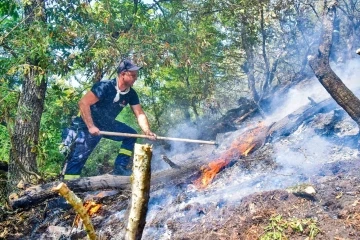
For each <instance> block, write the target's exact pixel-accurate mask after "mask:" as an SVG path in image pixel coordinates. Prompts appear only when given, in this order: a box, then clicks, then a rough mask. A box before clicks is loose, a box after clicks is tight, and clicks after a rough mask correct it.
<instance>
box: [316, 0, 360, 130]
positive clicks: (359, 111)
mask: <svg viewBox="0 0 360 240" xmlns="http://www.w3.org/2000/svg"><path fill="white" fill-rule="evenodd" d="M336 4H337V1H334V2H332V3H330V4H329V6H328V7H327V11H326V13H325V14H324V17H323V29H322V34H321V42H320V45H319V49H318V53H317V55H315V56H311V57H310V60H309V64H310V67H311V68H312V70H313V71H314V73H315V75H316V77H317V78H318V80H319V81H320V83H321V84H322V85H323V86H324V88H325V89H326V91H327V92H328V93H329V94H330V95H331V97H332V98H333V99H334V100H335V101H336V102H337V103H338V104H339V105H340V106H341V107H342V108H343V109H344V110H345V111H346V112H347V113H348V114H349V115H350V117H351V118H352V119H353V120H354V121H355V122H356V123H357V124H358V125H359V127H360V100H359V98H357V97H356V96H355V94H354V93H353V92H352V91H351V90H350V89H348V88H347V87H346V86H345V84H344V83H343V82H342V81H341V79H340V78H339V77H338V76H337V75H336V74H335V72H334V71H333V70H332V69H331V67H330V64H329V56H330V50H331V45H332V37H333V30H334V19H335V17H336Z"/></svg>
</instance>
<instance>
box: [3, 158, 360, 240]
mask: <svg viewBox="0 0 360 240" xmlns="http://www.w3.org/2000/svg"><path fill="white" fill-rule="evenodd" d="M323 170H324V171H323V173H324V174H325V173H326V175H324V176H317V178H316V179H315V180H314V181H313V182H312V183H311V184H312V186H313V187H314V188H315V190H316V194H315V195H314V196H313V197H309V196H296V195H294V194H293V193H289V192H288V191H286V190H272V191H264V192H258V193H253V194H250V195H248V196H246V197H244V198H242V199H241V200H239V201H226V199H223V203H221V201H216V202H206V203H200V202H196V201H194V202H192V203H185V204H183V206H182V207H181V210H178V211H177V212H176V215H177V216H168V215H169V212H168V211H167V209H170V208H173V207H176V205H177V204H179V202H181V201H185V202H186V197H187V196H186V195H185V194H184V193H179V195H178V196H176V198H177V201H178V202H176V201H173V202H172V203H170V204H169V205H167V206H157V207H158V208H159V211H157V213H156V216H155V217H153V218H152V219H151V220H150V221H149V222H148V223H147V226H146V229H145V232H144V234H145V235H144V237H143V239H260V238H261V237H263V239H280V238H275V237H273V238H271V237H269V238H265V237H266V236H267V235H266V234H268V236H270V235H269V232H271V231H272V232H279V233H281V234H282V237H283V238H281V239H286V238H287V239H306V238H307V237H309V239H311V238H310V236H311V233H312V234H314V235H315V237H314V239H360V176H359V172H360V159H354V160H353V161H347V162H341V163H335V164H329V165H327V166H326V167H324V169H323ZM239 191H241V189H239ZM126 196H128V195H127V194H126V193H123V194H117V195H114V196H111V197H108V198H104V199H103V200H101V202H102V204H103V205H102V208H101V210H100V211H99V212H98V213H97V214H96V215H95V217H94V218H93V221H94V225H95V229H97V230H98V231H99V230H100V229H101V230H100V231H99V232H100V233H101V239H120V237H121V236H120V232H121V231H122V230H123V227H124V222H123V220H122V219H123V218H122V216H121V215H123V214H124V212H125V209H126V208H127V204H128V197H126ZM49 204H54V202H49V203H47V204H41V205H40V206H37V207H34V208H32V209H30V210H27V211H21V212H17V213H10V212H8V213H4V212H3V213H2V219H1V223H0V232H1V239H86V238H85V234H84V232H82V233H81V232H80V233H78V234H74V233H73V234H69V233H68V232H66V231H65V229H67V230H69V228H70V226H71V224H72V222H73V219H74V212H73V210H72V209H66V208H65V209H62V210H60V209H59V208H53V209H51V206H49ZM160 208H162V209H161V210H160ZM170 212H171V211H170ZM189 216H190V218H189ZM184 219H187V221H186V222H185V221H184ZM296 224H301V225H302V226H301V227H302V228H303V230H302V231H300V230H299V228H300V227H299V226H298V228H295V229H293V228H292V225H296ZM50 226H58V227H64V228H63V229H62V228H61V230H60V233H57V235H56V234H55V233H54V232H52V233H49V229H50V231H54V230H53V227H50ZM164 229H165V230H164ZM266 229H267V230H266ZM280 229H281V230H280ZM61 231H63V232H62V233H66V234H63V235H62V233H61ZM73 232H75V231H73ZM61 235H62V236H61Z"/></svg>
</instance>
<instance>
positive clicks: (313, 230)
mask: <svg viewBox="0 0 360 240" xmlns="http://www.w3.org/2000/svg"><path fill="white" fill-rule="evenodd" d="M269 221H270V223H269V225H267V226H266V227H265V228H264V234H263V235H262V236H261V237H260V240H285V239H289V238H288V235H290V234H291V233H292V232H297V233H302V234H307V236H308V237H309V239H315V237H316V235H317V234H318V233H319V232H320V229H319V228H318V226H317V221H316V220H314V219H311V218H307V219H298V218H292V219H289V220H285V219H283V218H282V216H281V215H277V216H272V217H270V219H269Z"/></svg>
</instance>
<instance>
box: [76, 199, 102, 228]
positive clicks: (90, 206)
mask: <svg viewBox="0 0 360 240" xmlns="http://www.w3.org/2000/svg"><path fill="white" fill-rule="evenodd" d="M100 207H101V204H97V203H95V202H93V201H86V202H85V203H84V208H85V210H86V212H87V214H89V216H90V217H91V216H92V215H94V214H95V213H97V212H98V211H99V209H100ZM79 222H80V216H79V214H76V216H75V219H74V224H73V225H74V226H76V227H78V225H79Z"/></svg>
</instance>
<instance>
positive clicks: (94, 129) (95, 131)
mask: <svg viewBox="0 0 360 240" xmlns="http://www.w3.org/2000/svg"><path fill="white" fill-rule="evenodd" d="M89 133H90V134H91V135H95V136H98V135H100V129H98V128H97V127H95V126H93V127H89Z"/></svg>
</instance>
